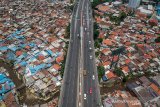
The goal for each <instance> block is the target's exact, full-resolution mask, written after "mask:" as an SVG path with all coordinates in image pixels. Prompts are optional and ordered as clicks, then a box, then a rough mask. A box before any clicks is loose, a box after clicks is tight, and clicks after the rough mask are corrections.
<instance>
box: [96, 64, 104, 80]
mask: <svg viewBox="0 0 160 107" xmlns="http://www.w3.org/2000/svg"><path fill="white" fill-rule="evenodd" d="M97 70H98V78H99V80H100V79H101V78H102V77H103V75H104V74H105V68H104V66H98V67H97Z"/></svg>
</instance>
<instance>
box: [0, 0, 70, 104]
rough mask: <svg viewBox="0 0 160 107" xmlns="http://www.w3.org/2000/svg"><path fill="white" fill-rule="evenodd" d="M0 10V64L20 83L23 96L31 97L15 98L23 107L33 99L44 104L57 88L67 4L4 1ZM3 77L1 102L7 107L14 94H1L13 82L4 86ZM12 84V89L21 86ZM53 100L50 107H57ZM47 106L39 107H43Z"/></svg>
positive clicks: (63, 45) (64, 50)
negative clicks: (4, 65) (11, 69)
mask: <svg viewBox="0 0 160 107" xmlns="http://www.w3.org/2000/svg"><path fill="white" fill-rule="evenodd" d="M1 6H2V7H1V8H0V11H1V16H2V17H0V59H1V62H7V63H9V64H11V66H13V69H14V71H7V69H6V70H5V72H6V73H7V72H15V74H16V77H17V79H18V80H21V81H22V82H23V84H24V86H25V88H26V89H27V92H26V94H31V95H32V94H33V95H32V97H33V98H30V96H31V95H30V96H27V95H25V96H26V98H25V96H18V98H19V100H23V101H25V102H24V103H27V105H28V104H31V102H32V100H33V99H39V100H42V102H44V101H47V100H48V99H50V98H52V97H53V96H54V94H56V93H59V90H60V86H61V81H62V73H61V71H62V64H64V58H65V56H66V48H67V44H68V43H67V41H68V40H67V39H66V37H65V35H66V26H67V25H68V23H69V20H68V19H69V18H70V15H71V11H70V10H69V9H66V8H67V6H68V7H69V4H67V3H65V2H59V3H57V4H52V3H48V2H45V1H39V2H37V1H33V0H30V1H13V2H9V3H8V2H7V0H4V1H3V2H2V3H1ZM11 7H13V8H11ZM10 8H11V9H10ZM2 71H3V70H1V72H2ZM9 74H10V73H9ZM6 76H8V77H10V76H9V75H5V74H4V73H1V74H0V78H1V87H2V90H1V100H2V101H4V103H5V104H7V105H6V106H7V107H11V105H12V102H13V101H12V99H13V98H14V96H13V95H15V92H14V93H10V94H8V95H4V93H6V91H8V90H9V89H8V87H9V86H10V85H11V87H10V88H11V90H12V89H14V88H13V87H15V85H14V84H13V82H14V81H13V82H11V83H10V82H5V81H11V80H9V79H7V77H6ZM16 77H14V78H16ZM2 81H3V82H2ZM4 82H5V84H4ZM12 84H13V85H12ZM15 84H16V87H21V85H23V84H17V83H15ZM22 88H23V87H22ZM14 90H15V91H16V89H14ZM14 90H13V91H14ZM22 90H23V89H22ZM17 94H18V92H17ZM21 94H24V93H20V95H21ZM9 96H13V97H12V99H10V100H9V99H8V98H10V97H9ZM56 97H57V98H55V101H54V100H53V101H51V102H50V103H51V104H52V102H56V103H55V104H54V103H53V105H56V104H57V101H56V100H57V99H58V96H56ZM33 101H34V100H33ZM9 102H10V103H11V104H10V105H8V104H9ZM20 103H21V102H20ZM34 103H35V102H33V104H34ZM50 103H48V104H45V105H43V106H45V107H46V106H47V105H49V104H50ZM35 104H36V103H35ZM37 104H38V103H37ZM15 107H17V106H15ZM52 107H53V106H52Z"/></svg>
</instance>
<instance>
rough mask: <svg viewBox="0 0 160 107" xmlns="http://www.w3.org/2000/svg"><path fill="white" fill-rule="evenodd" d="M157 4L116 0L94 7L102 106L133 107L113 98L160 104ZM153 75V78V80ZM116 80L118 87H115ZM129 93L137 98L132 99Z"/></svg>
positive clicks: (159, 48)
mask: <svg viewBox="0 0 160 107" xmlns="http://www.w3.org/2000/svg"><path fill="white" fill-rule="evenodd" d="M158 6H159V5H156V6H155V4H151V3H148V2H147V3H146V2H141V5H140V0H129V3H124V4H123V3H122V2H121V1H120V0H119V1H118V0H117V1H115V2H105V3H103V4H99V5H97V6H96V7H95V9H94V14H95V16H94V17H95V28H96V29H95V30H97V31H98V33H97V32H95V35H94V37H95V36H97V37H96V39H95V47H97V48H96V53H95V54H96V56H97V62H96V63H97V66H98V74H99V75H98V76H99V81H100V84H101V85H102V86H101V93H102V94H103V97H104V106H105V107H111V106H114V107H127V105H128V106H130V107H133V106H134V102H133V104H130V103H128V102H125V103H123V104H122V102H114V101H115V99H116V100H122V101H124V100H130V101H135V100H136V99H137V98H138V99H139V103H138V104H137V106H151V105H155V106H160V100H159V96H160V93H159V92H160V90H159V85H158V84H157V82H159V79H158V77H159V71H160V42H158V40H157V39H158V38H159V36H160V24H159V21H160V16H159V13H158V12H159V9H157V10H156V8H158ZM97 34H98V35H97ZM153 78H156V79H154V81H153ZM131 80H132V82H129V81H131ZM119 81H121V82H120V83H121V85H119V86H118V87H121V88H119V89H120V90H119V89H117V88H116V87H117V86H116V85H117V83H118V84H119ZM146 87H147V88H146ZM106 88H111V90H109V89H108V90H107V89H106ZM113 88H115V90H113ZM128 89H129V90H128ZM129 92H130V93H134V96H136V97H137V98H135V97H133V98H131V97H132V95H128V94H127V93H129ZM125 94H126V95H125ZM124 96H125V97H124ZM130 96H131V97H130ZM128 97H129V98H128ZM138 99H137V100H138ZM140 102H141V103H140ZM121 104H122V105H121ZM126 104H127V105H126Z"/></svg>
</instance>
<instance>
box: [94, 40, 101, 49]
mask: <svg viewBox="0 0 160 107" xmlns="http://www.w3.org/2000/svg"><path fill="white" fill-rule="evenodd" d="M94 47H95V48H100V44H99V43H98V41H97V40H96V41H95V43H94Z"/></svg>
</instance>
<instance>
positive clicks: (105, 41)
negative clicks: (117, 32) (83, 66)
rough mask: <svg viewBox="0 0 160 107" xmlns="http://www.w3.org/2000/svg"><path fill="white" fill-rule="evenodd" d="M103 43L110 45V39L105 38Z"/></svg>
mask: <svg viewBox="0 0 160 107" xmlns="http://www.w3.org/2000/svg"><path fill="white" fill-rule="evenodd" d="M103 44H105V45H109V46H111V45H112V41H111V40H109V39H106V40H103Z"/></svg>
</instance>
